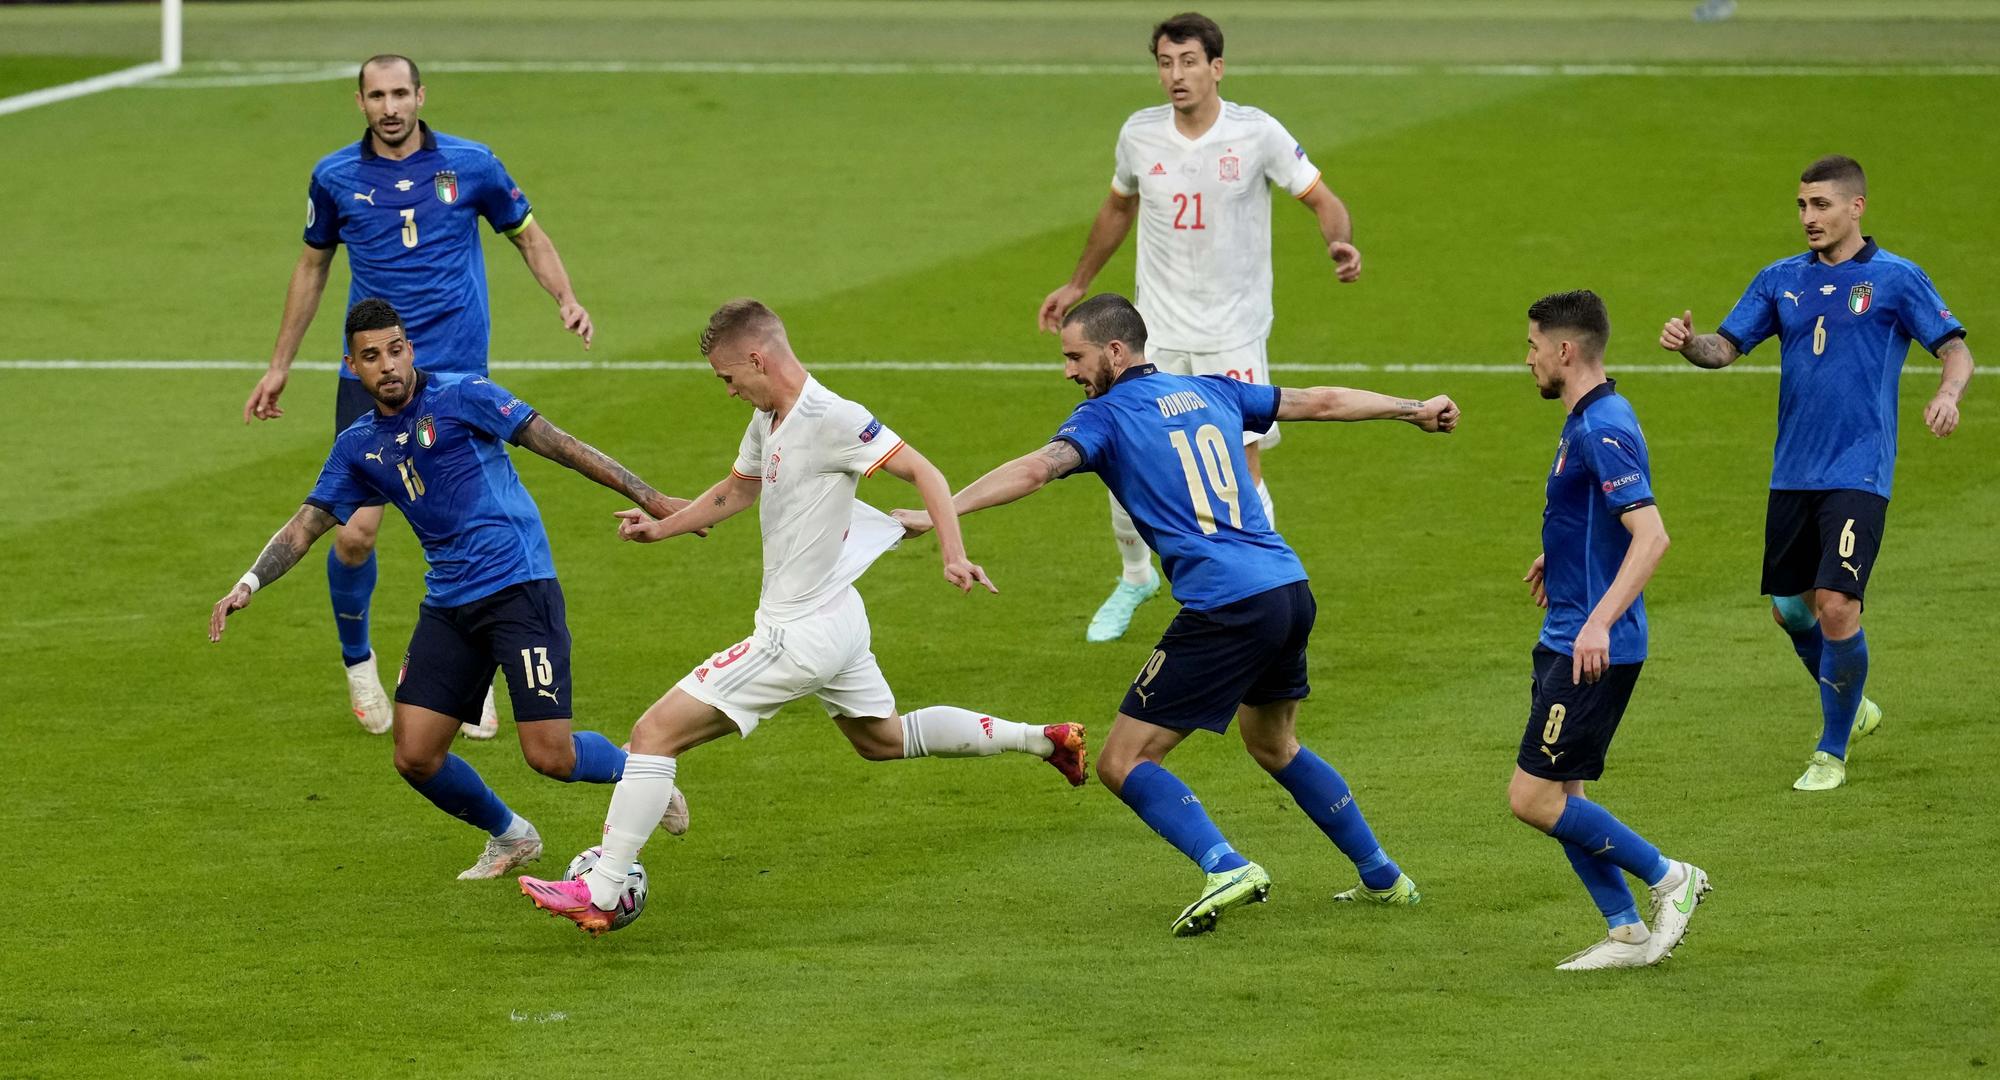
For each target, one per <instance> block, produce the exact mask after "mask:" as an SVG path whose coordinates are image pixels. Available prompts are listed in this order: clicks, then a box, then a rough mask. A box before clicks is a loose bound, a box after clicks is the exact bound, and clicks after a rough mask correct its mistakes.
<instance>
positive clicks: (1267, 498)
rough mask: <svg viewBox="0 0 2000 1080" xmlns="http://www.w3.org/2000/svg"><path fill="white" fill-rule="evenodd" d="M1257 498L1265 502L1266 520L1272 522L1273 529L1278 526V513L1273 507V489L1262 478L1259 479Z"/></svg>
mask: <svg viewBox="0 0 2000 1080" xmlns="http://www.w3.org/2000/svg"><path fill="white" fill-rule="evenodd" d="M1257 499H1258V501H1260V502H1262V503H1263V504H1264V520H1265V521H1268V522H1270V523H1271V527H1272V528H1273V529H1275V528H1277V527H1278V515H1277V512H1276V511H1274V510H1272V509H1271V489H1270V488H1268V487H1266V486H1265V485H1264V482H1263V481H1262V480H1259V481H1257Z"/></svg>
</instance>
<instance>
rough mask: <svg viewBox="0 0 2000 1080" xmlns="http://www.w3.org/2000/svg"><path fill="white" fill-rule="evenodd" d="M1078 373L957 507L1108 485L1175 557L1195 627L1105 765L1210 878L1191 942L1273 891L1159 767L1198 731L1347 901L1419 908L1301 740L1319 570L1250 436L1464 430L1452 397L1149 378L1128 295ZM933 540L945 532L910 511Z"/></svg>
mask: <svg viewBox="0 0 2000 1080" xmlns="http://www.w3.org/2000/svg"><path fill="white" fill-rule="evenodd" d="M1062 350H1063V356H1064V358H1065V361H1066V362H1065V365H1064V374H1065V375H1066V376H1067V377H1068V378H1069V379H1070V380H1072V381H1074V382H1077V383H1080V384H1082V385H1083V388H1084V396H1085V397H1086V398H1087V399H1088V400H1086V401H1085V402H1084V403H1083V404H1081V405H1079V406H1077V408H1076V411H1075V412H1074V413H1072V414H1071V415H1070V418H1069V419H1068V420H1067V421H1065V422H1064V423H1063V426H1062V427H1061V428H1059V429H1057V431H1056V434H1055V437H1054V438H1053V439H1051V440H1050V442H1049V444H1048V445H1047V446H1044V447H1043V448H1042V449H1040V450H1038V451H1035V452H1034V453H1031V454H1027V455H1024V456H1022V457H1020V458H1017V459H1015V460H1014V461H1011V462H1008V463H1007V464H1005V465H1002V466H1000V467H999V468H997V469H994V470H993V471H992V472H989V473H987V474H986V475H985V476H982V477H980V478H979V479H978V480H977V481H974V482H973V483H972V485H971V486H969V487H967V488H966V489H965V490H964V491H961V492H959V493H958V495H957V497H956V498H955V499H954V500H953V503H954V505H955V507H956V511H957V513H959V514H970V513H972V512H973V511H976V510H983V509H985V508H986V507H989V506H1000V505H1003V504H1006V503H1010V502H1013V501H1014V500H1016V499H1019V498H1022V497H1023V496H1026V495H1028V494H1031V493H1033V492H1035V491H1038V490H1040V489H1041V488H1042V487H1043V486H1044V485H1046V484H1048V483H1049V481H1051V480H1055V479H1058V478H1060V477H1064V476H1067V475H1069V474H1070V473H1072V472H1078V471H1085V472H1095V473H1097V474H1098V476H1099V477H1100V478H1102V479H1103V481H1104V485H1105V487H1107V488H1109V489H1110V490H1111V494H1112V496H1113V497H1114V498H1116V499H1117V500H1118V502H1119V503H1120V504H1121V505H1123V506H1124V507H1125V508H1126V509H1128V510H1130V511H1131V512H1132V520H1133V521H1134V523H1136V525H1137V526H1138V529H1139V531H1140V535H1141V536H1142V537H1143V538H1144V539H1145V541H1146V544H1147V545H1148V546H1149V547H1150V548H1152V549H1154V550H1157V551H1158V552H1159V553H1160V565H1161V566H1162V567H1164V568H1165V570H1166V575H1167V579H1168V580H1169V581H1170V582H1172V583H1173V590H1174V597H1175V598H1176V599H1178V600H1179V601H1180V602H1181V604H1182V607H1181V611H1180V614H1178V615H1176V616H1175V617H1174V621H1173V622H1172V623H1171V624H1170V625H1168V627H1167V632H1166V634H1165V635H1164V636H1163V637H1161V639H1160V643H1159V645H1158V646H1157V647H1156V648H1155V649H1154V650H1153V655H1152V656H1151V658H1149V659H1148V660H1147V661H1146V663H1145V665H1144V667H1142V668H1141V669H1140V671H1139V674H1138V677H1137V678H1135V679H1133V680H1132V687H1131V689H1130V690H1128V691H1127V692H1126V694H1125V700H1124V703H1123V704H1122V705H1121V706H1120V707H1119V711H1118V718H1117V720H1116V721H1114V722H1113V724H1112V726H1111V735H1110V737H1109V738H1107V739H1106V740H1105V741H1104V745H1103V746H1102V747H1101V748H1100V750H1099V752H1098V759H1097V776H1098V779H1100V780H1102V781H1104V786H1106V787H1108V788H1110V789H1111V790H1112V792H1113V793H1114V794H1116V795H1117V796H1118V797H1119V798H1121V799H1123V800H1125V804H1126V805H1127V806H1130V807H1131V808H1132V810H1133V812H1134V813H1136V814H1138V815H1139V817H1140V819H1142V820H1143V821H1145V822H1146V824H1148V825H1150V826H1152V827H1153V829H1154V831H1156V832H1158V833H1159V834H1160V835H1161V836H1163V837H1165V838H1166V840H1167V842H1168V843H1170V844H1172V845H1173V846H1174V847H1176V848H1178V849H1180V852H1181V854H1183V855H1186V856H1187V857H1188V858H1189V859H1190V860H1192V861H1193V862H1194V863H1195V865H1197V866H1199V867H1201V869H1202V871H1203V872H1204V873H1205V874H1206V875H1207V879H1206V884H1205V885H1204V887H1203V889H1202V894H1201V896H1200V897H1199V898H1198V899H1197V900H1195V902H1194V903H1192V904H1189V905H1188V906H1187V908H1186V909H1185V910H1183V911H1182V912H1181V913H1180V917H1179V918H1176V919H1175V920H1174V924H1173V931H1174V933H1176V934H1180V935H1189V934H1199V933H1203V932H1205V931H1208V930H1213V929H1214V928H1215V924H1216V919H1217V917H1218V916H1220V915H1221V914H1222V912H1223V911H1224V910H1225V909H1227V908H1230V907H1233V906H1235V905H1237V904H1241V903H1244V902H1246V901H1251V900H1258V901H1261V900H1263V899H1265V897H1266V896H1267V894H1269V892H1270V889H1271V878H1270V875H1269V874H1267V873H1265V872H1264V868H1263V867H1261V866H1258V865H1257V864H1256V863H1253V862H1250V861H1249V860H1247V859H1245V858H1244V857H1243V856H1241V855H1239V854H1237V853H1236V849H1234V848H1232V847H1230V846H1229V842H1228V841H1226V840H1224V839H1223V837H1222V833H1221V831H1220V830H1218V829H1217V828H1216V827H1215V824H1214V823H1213V822H1212V821H1210V820H1209V818H1208V814H1207V812H1206V811H1204V810H1203V809H1202V806H1201V802H1200V800H1198V799H1196V798H1195V796H1194V793H1193V792H1191V791H1189V790H1188V787H1187V785H1186V784H1183V783H1181V781H1180V780H1179V779H1177V778H1176V777H1175V776H1174V774H1172V773H1170V772H1168V771H1167V770H1166V768H1165V767H1164V765H1163V764H1162V763H1163V762H1164V760H1165V759H1166V756H1167V754H1168V753H1169V752H1170V751H1172V750H1173V748H1174V747H1175V746H1178V745H1179V744H1180V742H1181V740H1182V739H1185V738H1187V737H1188V735H1189V734H1190V733H1191V732H1194V731H1197V730H1206V731H1213V732H1216V733H1218V734H1219V733H1222V732H1225V731H1227V730H1229V722H1230V719H1231V718H1232V717H1236V718H1239V719H1241V720H1242V722H1243V724H1242V728H1241V729H1240V730H1241V731H1242V735H1243V745H1244V747H1245V748H1246V749H1247V750H1249V752H1250V756H1251V758H1252V759H1254V760H1255V761H1256V762H1257V764H1259V765H1261V766H1263V767H1264V769H1265V771H1266V772H1269V773H1270V774H1271V775H1272V777H1273V778H1275V779H1276V780H1277V781H1278V783H1280V784H1282V785H1284V787H1285V790H1287V791H1289V792H1291V793H1292V797H1293V798H1294V799H1296V800H1298V804H1299V807H1300V808H1301V809H1303V810H1304V811H1305V812H1306V816H1308V817H1310V818H1311V819H1312V820H1313V823H1314V824H1316V825H1318V826H1319V827H1320V829H1321V830H1322V831H1323V832H1325V833H1326V835H1327V836H1328V837H1329V838H1330V839H1332V840H1333V842H1334V844H1335V845H1336V846H1338V847H1339V848H1340V850H1341V852H1342V853H1343V854H1345V855H1346V856H1347V857H1348V858H1350V859H1352V860H1353V861H1354V865H1355V868H1356V869H1357V870H1359V871H1360V873H1361V884H1360V885H1359V886H1358V887H1356V888H1354V889H1350V890H1348V891H1346V892H1344V893H1341V894H1339V895H1338V896H1336V897H1334V899H1336V900H1369V901H1374V902H1376V903H1382V904H1414V903H1416V902H1417V900H1418V899H1419V897H1418V894H1417V887H1416V884H1415V883H1414V882H1412V881H1411V880H1410V878H1409V876H1408V875H1406V874H1404V873H1403V872H1402V870H1401V869H1400V868H1399V867H1398V866H1397V865H1396V863H1395V862H1394V861H1393V860H1391V859H1390V858H1389V856H1388V855H1387V854H1386V853H1385V852H1383V850H1382V847H1381V845H1380V844H1378V843H1376V842H1375V834H1374V833H1373V832H1371V831H1369V828H1368V823H1367V821H1366V820H1364V819H1363V818H1362V816H1361V807H1360V806H1359V805H1358V804H1357V803H1356V802H1355V799H1354V795H1353V793H1352V792H1351V791H1349V789H1348V786H1347V781H1346V780H1344V779H1342V778H1341V775H1340V774H1339V773H1338V772H1336V771H1334V769H1333V767H1332V766H1331V765H1328V764H1327V763H1326V762H1324V761H1322V760H1320V759H1319V757H1318V756H1317V755H1315V754H1314V753H1313V752H1312V751H1311V750H1308V749H1306V748H1304V747H1302V746H1300V745H1299V743H1298V739H1297V738H1296V736H1295V735H1294V733H1293V728H1294V721H1295V718H1296V717H1297V714H1298V706H1299V701H1300V700H1301V699H1303V698H1304V697H1305V696H1306V695H1307V694H1308V693H1309V692H1310V691H1311V687H1310V685H1309V684H1308V681H1307V678H1306V640H1307V638H1308V637H1309V636H1310V635H1311V633H1312V627H1313V616H1314V612H1315V605H1314V602H1313V595H1312V590H1311V589H1310V588H1309V587H1308V586H1307V584H1306V572H1305V568H1304V567H1303V566H1301V565H1300V564H1299V558H1298V556H1297V555H1295V554H1293V552H1292V549H1291V548H1290V547H1289V546H1288V545H1286V543H1285V541H1284V539H1283V538H1282V537H1280V536H1279V535H1278V534H1277V532H1276V531H1275V530H1273V529H1272V528H1271V523H1270V521H1269V519H1267V518H1266V517H1265V516H1264V508H1263V507H1262V506H1261V505H1260V504H1259V503H1258V502H1257V501H1256V500H1254V499H1247V498H1244V497H1243V496H1244V494H1245V492H1244V491H1243V490H1242V488H1241V487H1240V486H1239V485H1238V482H1237V479H1236V478H1237V477H1239V476H1243V475H1245V473H1246V471H1247V470H1246V467H1245V465H1244V457H1243V444H1242V440H1240V439H1238V438H1236V437H1235V436H1236V433H1237V432H1239V431H1246V430H1247V431H1264V430H1266V429H1268V428H1269V427H1270V426H1271V424H1272V423H1273V422H1274V421H1277V420H1378V419H1381V420H1387V419H1396V420H1405V421H1408V422H1409V423H1412V424H1415V425H1417V426H1418V427H1420V428H1422V429H1423V430H1425V431H1433V432H1436V431H1450V430H1452V428H1454V427H1456V426H1457V424H1458V406H1457V405H1455V404H1453V403H1452V400H1451V399H1450V398H1448V397H1434V398H1431V399H1430V400H1429V401H1404V400H1398V399H1395V398H1390V397H1385V396H1383V395H1381V394H1374V393H1370V392H1368V391H1366V390H1348V389H1344V388H1340V387H1325V386H1323V387H1315V388H1313V389H1310V390H1291V389H1279V388H1278V387H1274V386H1265V385H1261V384H1252V383H1249V382H1242V381H1238V380H1234V379H1230V378H1227V377H1224V376H1217V375H1207V376H1185V375H1174V374H1170V373H1168V372H1164V371H1161V370H1159V369H1158V368H1157V367H1155V366H1154V365H1153V364H1151V363H1148V362H1147V353H1146V324H1145V321H1144V320H1142V319H1141V318H1140V316H1139V312H1138V310H1137V309H1136V308H1135V307H1133V305H1132V304H1131V302H1130V301H1128V300H1126V299H1125V298H1124V297H1122V296H1117V295H1113V294H1111V293H1104V294H1101V295H1098V296H1094V297H1091V298H1090V299H1089V300H1086V301H1084V302H1083V303H1081V304H1079V305H1077V306H1076V307H1075V308H1074V309H1073V310H1071V311H1070V312H1069V313H1068V315H1066V316H1065V317H1064V319H1063V324H1062ZM897 514H898V516H899V518H901V519H902V520H903V521H904V522H905V524H906V525H908V526H909V527H910V528H911V529H912V530H916V531H920V530H922V529H924V528H926V527H928V526H929V525H930V523H931V521H932V520H933V518H932V517H931V516H929V515H927V514H921V513H915V512H912V511H898V512H897Z"/></svg>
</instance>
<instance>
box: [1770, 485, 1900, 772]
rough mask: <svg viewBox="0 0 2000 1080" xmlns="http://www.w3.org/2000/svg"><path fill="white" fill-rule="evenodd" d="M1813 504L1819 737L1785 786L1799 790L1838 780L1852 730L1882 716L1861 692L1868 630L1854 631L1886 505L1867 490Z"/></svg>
mask: <svg viewBox="0 0 2000 1080" xmlns="http://www.w3.org/2000/svg"><path fill="white" fill-rule="evenodd" d="M1816 509H1817V513H1816V515H1815V519H1816V525H1817V527H1818V535H1819V541H1820V543H1819V546H1820V552H1821V554H1820V562H1819V565H1818V567H1817V568H1816V571H1817V572H1816V573H1815V575H1814V581H1813V593H1812V597H1813V606H1814V610H1815V613H1816V614H1817V615H1818V617H1819V627H1820V632H1821V634H1822V636H1823V637H1824V639H1825V646H1824V648H1822V650H1821V654H1820V664H1819V672H1818V680H1819V699H1820V737H1819V743H1818V745H1817V746H1815V747H1814V749H1813V754H1812V759H1811V761H1810V762H1809V763H1808V764H1807V767H1806V771H1805V773H1804V774H1803V775H1801V776H1800V777H1799V779H1798V780H1797V781H1796V782H1795V783H1794V784H1793V785H1792V786H1793V787H1794V788H1795V789H1797V790H1800V791H1825V790H1828V789H1831V788H1836V787H1839V786H1840V785H1841V784H1843V783H1845V782H1846V780H1847V748H1848V742H1849V740H1850V739H1851V738H1852V736H1853V733H1854V732H1855V731H1856V730H1857V729H1860V728H1863V727H1866V728H1868V729H1870V730H1872V729H1873V728H1874V726H1875V725H1876V724H1879V723H1880V722H1881V721H1880V718H1881V710H1880V709H1879V708H1877V707H1875V706H1874V703H1873V702H1870V701H1868V700H1867V699H1866V698H1865V697H1863V696H1862V691H1863V690H1864V689H1865V688H1866V687H1867V684H1868V636H1867V634H1865V633H1863V632H1862V629H1861V607H1862V596H1863V595H1864V594H1865V592H1866V591H1867V587H1868V577H1869V575H1870V573H1871V572H1872V571H1873V570H1874V568H1875V561H1876V558H1877V556H1878V555H1879V554H1880V552H1881V548H1882V531H1883V527H1884V526H1885V525H1886V523H1887V519H1888V509H1889V503H1888V500H1887V499H1883V498H1881V497H1880V496H1878V495H1875V494H1873V493H1870V492H1864V491H1830V492H1825V493H1824V498H1822V499H1821V500H1820V502H1819V504H1818V506H1817V508H1816Z"/></svg>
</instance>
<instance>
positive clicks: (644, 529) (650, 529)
mask: <svg viewBox="0 0 2000 1080" xmlns="http://www.w3.org/2000/svg"><path fill="white" fill-rule="evenodd" d="M616 514H617V517H618V539H620V540H631V541H633V542H634V543H640V544H650V543H653V542H654V541H656V540H664V539H666V537H665V536H663V535H662V533H664V532H665V530H664V529H662V528H661V527H660V523H659V522H657V521H655V520H653V519H652V518H650V517H648V516H647V515H646V512H645V511H644V510H639V509H636V508H635V509H631V510H619V511H616Z"/></svg>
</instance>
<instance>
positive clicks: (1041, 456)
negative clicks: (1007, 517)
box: [891, 439, 1083, 536]
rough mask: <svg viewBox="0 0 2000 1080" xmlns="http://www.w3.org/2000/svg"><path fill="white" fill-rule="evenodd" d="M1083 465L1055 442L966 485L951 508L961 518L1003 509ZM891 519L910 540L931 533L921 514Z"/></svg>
mask: <svg viewBox="0 0 2000 1080" xmlns="http://www.w3.org/2000/svg"><path fill="white" fill-rule="evenodd" d="M1082 465H1083V455H1082V454H1081V453H1078V452H1077V449H1076V447H1075V446H1074V445H1072V444H1071V443H1070V442H1069V440H1067V439H1056V440H1055V441H1053V442H1050V443H1048V444H1047V445H1045V446H1043V447H1042V448H1041V449H1039V450H1036V451H1034V452H1033V453H1029V454H1022V455H1021V456H1020V457H1017V458H1015V459H1014V460H1012V461H1010V462H1008V463H1007V464H1005V465H1002V466H1000V467H999V468H997V469H994V470H993V471H992V472H989V473H987V474H986V475H985V476H982V477H980V478H979V479H977V480H974V481H973V482H972V483H970V484H968V485H966V487H965V490H963V491H960V492H959V493H958V494H957V495H954V496H952V500H951V502H952V506H953V507H954V508H956V509H957V510H958V514H959V516H960V517H964V516H965V515H967V514H970V513H972V512H973V511H975V510H984V509H986V508H987V507H989V506H1005V505H1006V504H1008V503H1010V502H1013V501H1015V500H1016V499H1022V498H1026V497H1027V496H1029V495H1033V494H1034V493H1035V492H1037V491H1040V490H1042V488H1044V487H1046V486H1048V484H1049V482H1050V481H1052V480H1060V479H1062V478H1063V477H1065V476H1068V475H1069V474H1070V473H1073V472H1075V471H1076V470H1077V469H1079V468H1081V467H1082ZM891 516H892V517H894V518H895V519H896V520H897V521H899V522H901V523H902V525H903V529H904V531H905V532H907V533H908V534H909V535H911V536H921V535H923V534H924V533H926V532H929V531H930V529H931V525H932V523H931V516H930V515H929V514H927V513H925V512H923V511H921V510H898V511H896V512H895V513H894V514H893V515H891Z"/></svg>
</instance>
